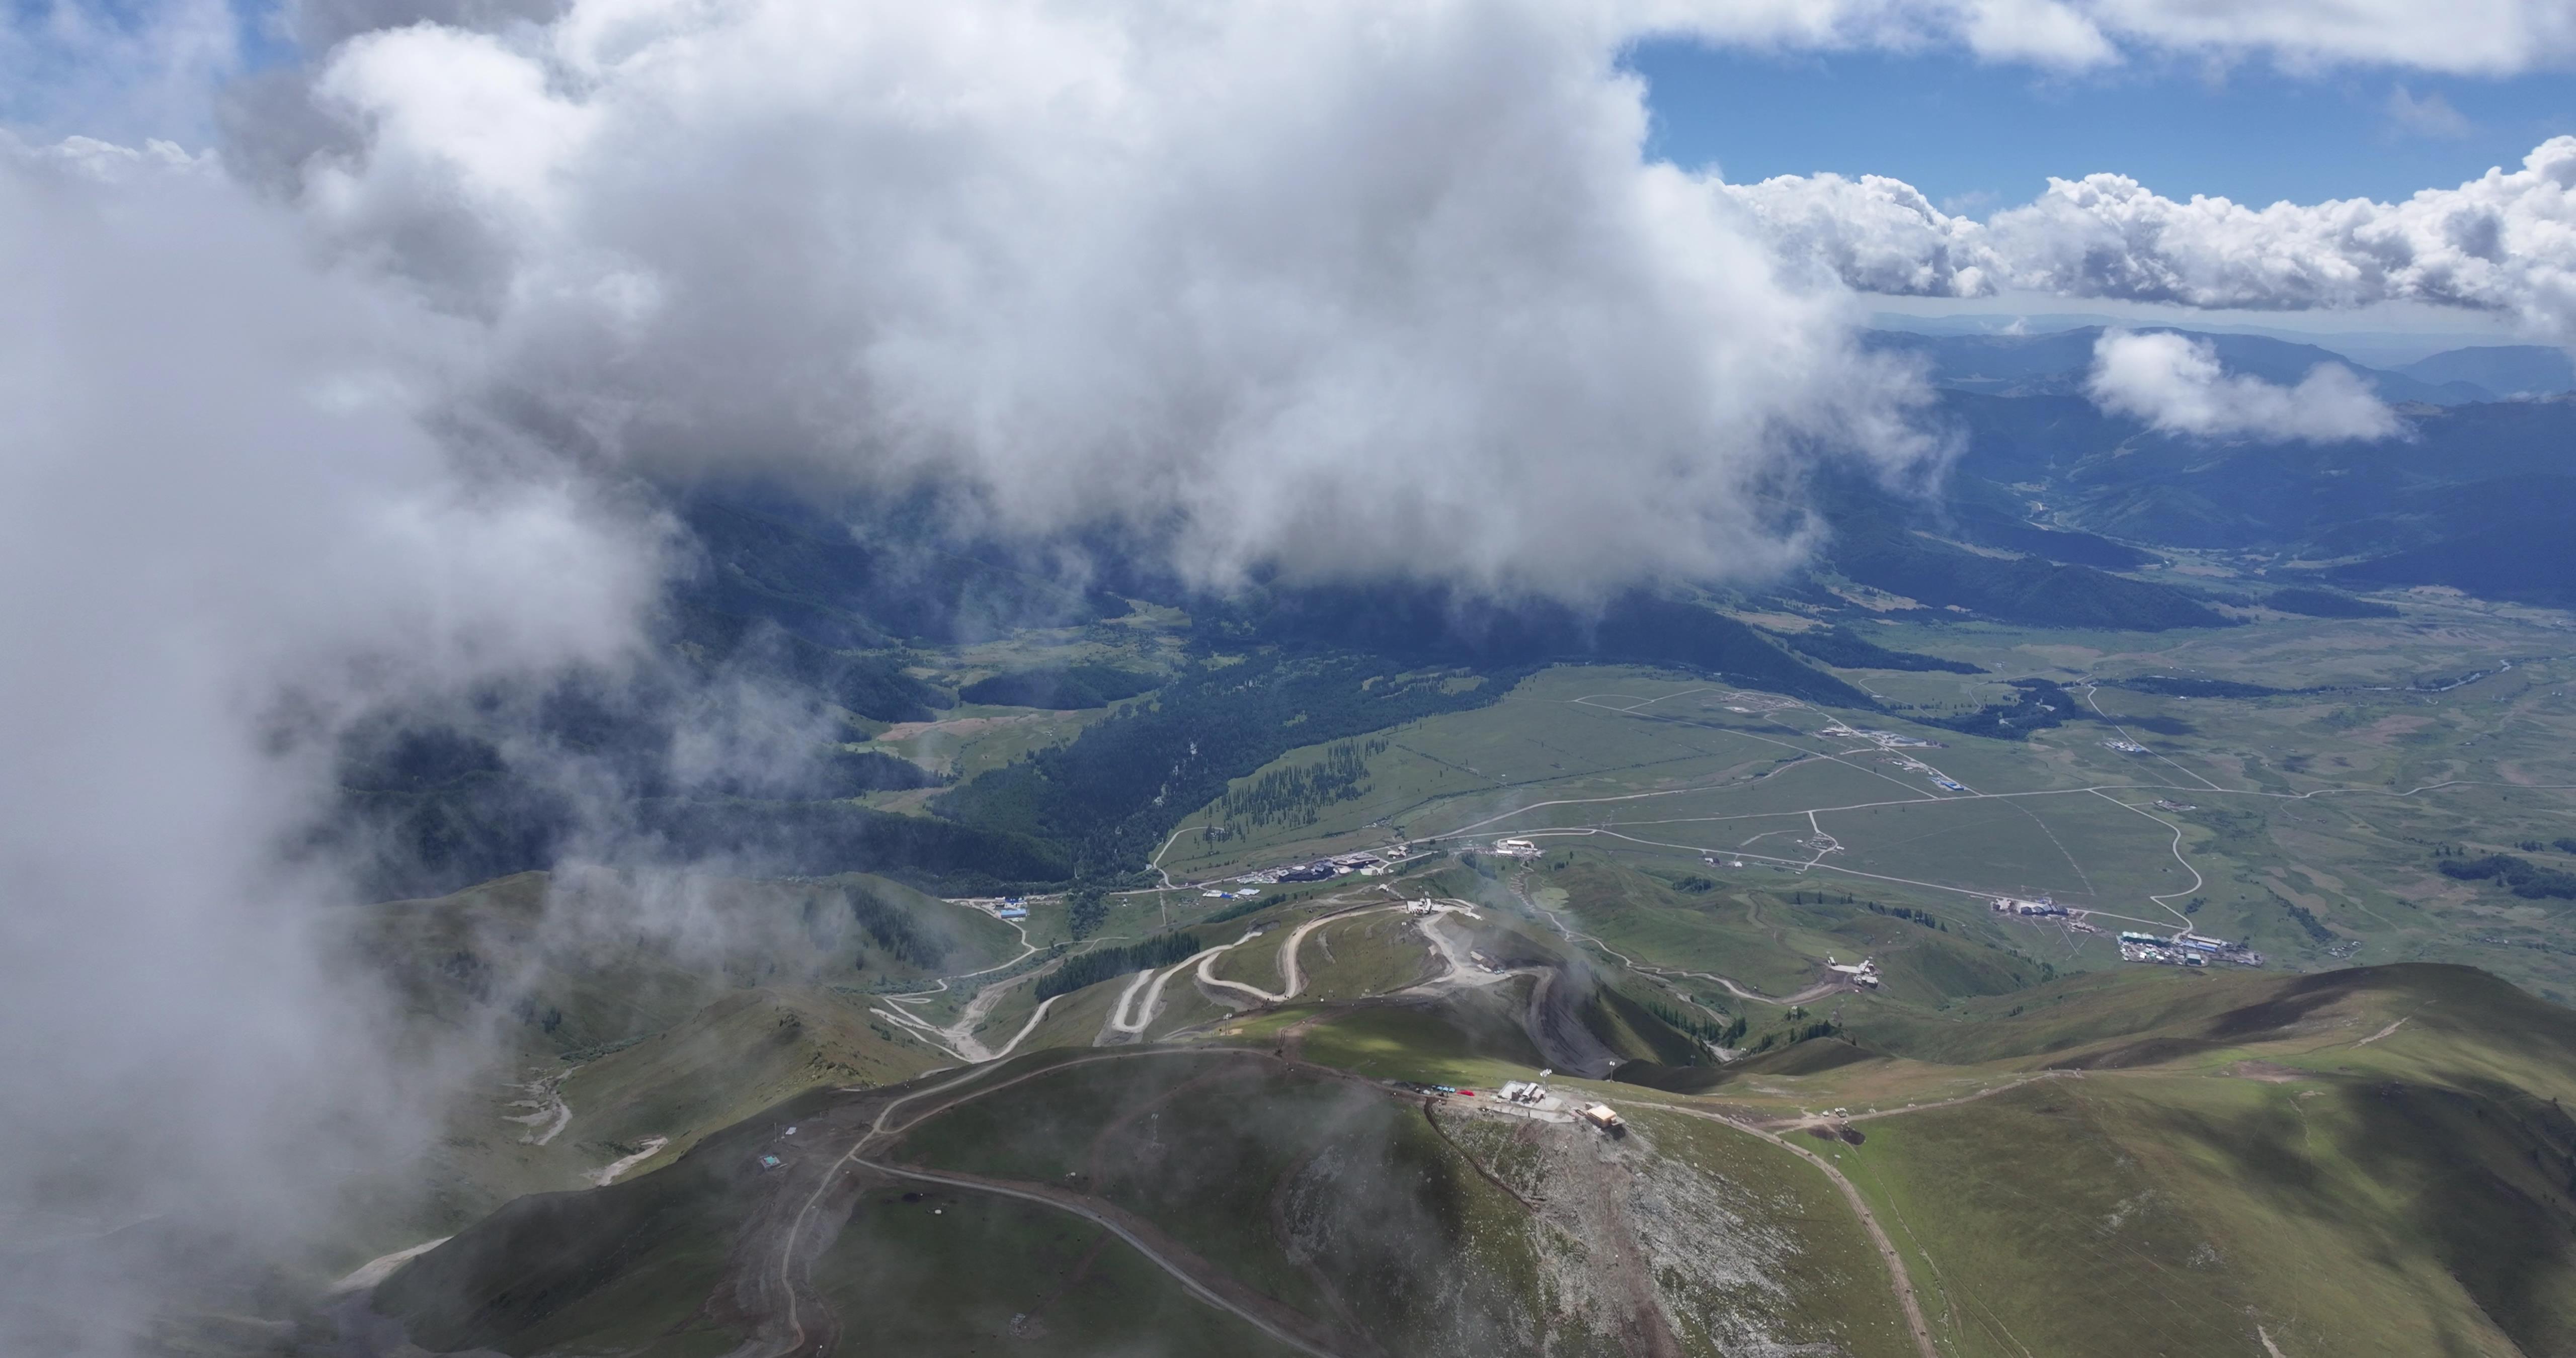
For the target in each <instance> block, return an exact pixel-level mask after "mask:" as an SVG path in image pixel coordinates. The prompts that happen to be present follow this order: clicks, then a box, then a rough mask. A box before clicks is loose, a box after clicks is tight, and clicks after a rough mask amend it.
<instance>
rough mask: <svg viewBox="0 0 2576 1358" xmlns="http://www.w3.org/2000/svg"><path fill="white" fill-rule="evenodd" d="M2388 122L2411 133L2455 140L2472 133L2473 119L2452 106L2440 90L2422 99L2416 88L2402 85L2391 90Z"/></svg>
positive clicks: (2437, 138) (2402, 130) (2411, 134)
mask: <svg viewBox="0 0 2576 1358" xmlns="http://www.w3.org/2000/svg"><path fill="white" fill-rule="evenodd" d="M2388 121H2389V123H2390V125H2391V126H2393V127H2395V128H2396V129H2397V130H2398V131H2400V132H2403V133H2406V134H2407V135H2409V136H2416V137H2430V138H2434V139H2436V140H2443V141H2454V140H2457V139H2459V138H2461V137H2465V136H2467V135H2469V132H2470V131H2471V128H2470V126H2469V120H2468V119H2467V118H2466V117H2464V116H2462V114H2461V113H2460V111H2459V110H2458V109H2456V108H2453V107H2451V101H2450V100H2448V99H2445V98H2443V97H2442V92H2441V91H2440V90H2435V91H2433V92H2432V93H2431V94H2428V95H2425V96H2424V97H2423V98H2421V99H2418V98H2416V97H2415V95H2414V93H2413V91H2410V90H2408V89H2407V88H2406V87H2405V86H2403V85H2399V86H2397V87H2396V88H2394V89H2391V90H2390V91H2389V92H2388Z"/></svg>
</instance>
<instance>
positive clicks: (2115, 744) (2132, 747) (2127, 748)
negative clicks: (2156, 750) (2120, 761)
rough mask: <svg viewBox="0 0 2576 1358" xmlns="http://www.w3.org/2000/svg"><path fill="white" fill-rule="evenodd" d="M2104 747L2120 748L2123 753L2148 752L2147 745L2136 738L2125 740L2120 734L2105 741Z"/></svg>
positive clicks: (2108, 748) (2107, 748)
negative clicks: (2135, 739)
mask: <svg viewBox="0 0 2576 1358" xmlns="http://www.w3.org/2000/svg"><path fill="white" fill-rule="evenodd" d="M2102 748H2104V749H2106V750H2118V751H2119V752H2120V753H2122V754H2145V753H2146V752H2147V747H2146V746H2144V745H2141V744H2139V743H2138V742H2136V741H2134V740H2123V739H2121V738H2119V737H2118V736H2113V737H2112V738H2111V739H2109V740H2106V741H2103V742H2102Z"/></svg>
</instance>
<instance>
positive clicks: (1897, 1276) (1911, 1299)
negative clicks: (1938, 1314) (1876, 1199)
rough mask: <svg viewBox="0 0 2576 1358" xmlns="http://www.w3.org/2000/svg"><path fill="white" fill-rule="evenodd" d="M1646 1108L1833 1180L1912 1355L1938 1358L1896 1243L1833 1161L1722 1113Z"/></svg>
mask: <svg viewBox="0 0 2576 1358" xmlns="http://www.w3.org/2000/svg"><path fill="white" fill-rule="evenodd" d="M1648 1106H1649V1107H1654V1108H1663V1109H1668V1110H1670V1111H1672V1112H1676V1113H1681V1114H1685V1115H1687V1116H1690V1117H1695V1118H1706V1119H1708V1120H1709V1121H1711V1122H1719V1123H1724V1124H1725V1125H1727V1126H1729V1127H1732V1128H1734V1129H1735V1130H1737V1131H1739V1132H1743V1133H1744V1134H1746V1135H1747V1136H1758V1137H1760V1138H1762V1139H1763V1140H1765V1141H1768V1142H1770V1143H1771V1144H1772V1145H1774V1146H1778V1147H1780V1148H1781V1149H1782V1150H1785V1151H1787V1152H1789V1153H1790V1154H1791V1155H1795V1156H1798V1157H1800V1158H1802V1159H1804V1160H1805V1161H1806V1162H1807V1163H1809V1164H1811V1165H1814V1166H1815V1167H1816V1168H1818V1169H1821V1170H1823V1171H1824V1172H1825V1177H1826V1178H1828V1179H1831V1180H1833V1183H1834V1187H1835V1188H1837V1189H1840V1190H1842V1195H1843V1201H1844V1202H1846V1203H1848V1204H1850V1206H1851V1209H1852V1214H1853V1215H1854V1216H1857V1217H1859V1218H1860V1224H1861V1229H1863V1230H1865V1231H1867V1232H1869V1240H1870V1244H1872V1245H1874V1246H1876V1247H1877V1249H1878V1257H1879V1258H1880V1259H1882V1260H1884V1261H1885V1262H1886V1264H1887V1282H1888V1287H1889V1289H1890V1290H1891V1291H1893V1292H1894V1293H1895V1295H1896V1304H1897V1305H1898V1306H1899V1307H1901V1308H1902V1309H1903V1310H1904V1312H1905V1326H1906V1328H1907V1329H1908V1330H1910V1331H1912V1332H1913V1335H1914V1348H1915V1351H1916V1352H1917V1353H1919V1354H1920V1355H1921V1358H1941V1351H1940V1350H1939V1349H1937V1348H1934V1347H1933V1346H1932V1327H1931V1326H1930V1325H1929V1324H1927V1323H1926V1322H1925V1321H1924V1319H1923V1303H1922V1302H1921V1301H1920V1300H1918V1299H1917V1298H1916V1297H1915V1295H1914V1280H1913V1278H1912V1277H1911V1276H1910V1275H1908V1274H1907V1273H1906V1271H1905V1258H1904V1256H1902V1255H1900V1254H1898V1253H1897V1252H1896V1242H1895V1241H1894V1240H1891V1239H1889V1238H1888V1234H1887V1231H1886V1230H1885V1229H1884V1228H1882V1227H1881V1226H1880V1225H1879V1224H1878V1217H1877V1215H1876V1214H1875V1213H1872V1212H1871V1211H1870V1210H1869V1203H1868V1202H1867V1201H1866V1200H1865V1199H1863V1198H1862V1197H1861V1195H1860V1190H1859V1189H1858V1188H1855V1187H1853V1186H1852V1181H1851V1180H1849V1179H1847V1178H1844V1177H1843V1172H1842V1171H1841V1170H1839V1169H1836V1168H1834V1165H1833V1162H1832V1161H1830V1160H1827V1159H1826V1158H1825V1157H1823V1156H1821V1155H1818V1154H1816V1153H1815V1152H1814V1151H1811V1150H1809V1149H1807V1148H1806V1147H1804V1146H1801V1145H1799V1144H1798V1143H1796V1142H1794V1141H1791V1140H1790V1139H1789V1138H1787V1137H1785V1136H1779V1135H1776V1134H1774V1133H1772V1132H1769V1131H1766V1130H1764V1129H1763V1128H1760V1127H1757V1126H1754V1125H1753V1124H1752V1123H1749V1122H1743V1121H1739V1120H1737V1119H1735V1118H1731V1117H1728V1116H1726V1115H1725V1114H1723V1113H1713V1112H1710V1111H1709V1110H1707V1109H1705V1108H1685V1107H1683V1106H1681V1105H1680V1104H1672V1103H1658V1104H1650V1105H1648Z"/></svg>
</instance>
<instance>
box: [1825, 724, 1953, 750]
mask: <svg viewBox="0 0 2576 1358" xmlns="http://www.w3.org/2000/svg"><path fill="white" fill-rule="evenodd" d="M1818 734H1820V735H1828V736H1848V737H1850V738H1851V739H1853V740H1866V741H1868V742H1869V743H1870V744H1872V745H1875V746H1877V747H1878V748H1880V749H1882V750H1900V749H1914V750H1945V749H1948V748H1949V747H1948V746H1946V745H1943V744H1942V743H1941V742H1940V741H1937V740H1925V739H1924V738H1922V737H1921V736H1901V735H1898V734H1897V733H1896V732H1894V731H1873V730H1870V729H1869V728H1867V727H1863V726H1851V725H1846V724H1845V723H1842V722H1835V723H1834V724H1833V725H1831V726H1828V727H1826V728H1825V729H1824V730H1823V731H1821V732H1818Z"/></svg>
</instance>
